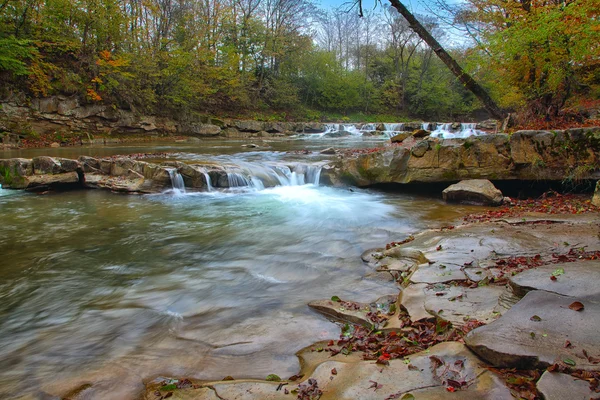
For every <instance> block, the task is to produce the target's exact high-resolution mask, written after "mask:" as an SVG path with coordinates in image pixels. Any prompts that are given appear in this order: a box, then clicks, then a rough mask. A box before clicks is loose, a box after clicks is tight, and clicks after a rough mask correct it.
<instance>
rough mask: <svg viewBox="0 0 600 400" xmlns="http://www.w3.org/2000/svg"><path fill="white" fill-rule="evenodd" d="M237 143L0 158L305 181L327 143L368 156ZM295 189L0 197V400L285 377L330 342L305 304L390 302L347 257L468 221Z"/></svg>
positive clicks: (310, 187)
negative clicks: (113, 159)
mask: <svg viewBox="0 0 600 400" xmlns="http://www.w3.org/2000/svg"><path fill="white" fill-rule="evenodd" d="M244 143H247V142H238V141H227V142H224V141H223V142H220V141H212V142H205V143H201V144H193V145H192V144H187V143H184V144H179V143H176V144H173V145H165V144H164V143H163V144H159V145H153V144H139V145H135V144H134V145H127V146H112V147H93V148H92V147H89V148H59V149H30V150H26V151H13V152H4V153H2V154H1V157H5V158H8V157H17V156H20V157H33V156H37V155H42V154H43V155H53V156H61V157H76V156H78V155H90V156H108V155H115V154H133V153H141V152H167V153H169V154H168V155H167V157H166V158H167V159H171V160H178V161H183V162H188V161H189V162H197V161H203V162H206V161H209V162H219V163H225V162H233V163H237V164H243V165H246V166H247V165H250V166H254V165H256V166H260V165H262V164H268V165H271V166H272V165H273V164H274V163H275V164H277V163H281V164H282V165H283V164H286V163H291V162H303V163H306V164H309V165H313V164H314V165H315V166H317V167H320V166H321V165H322V164H323V163H325V162H327V159H328V156H323V155H321V154H319V150H321V149H323V148H325V147H329V146H331V145H333V144H334V143H335V146H336V147H347V148H349V147H375V146H381V145H382V142H381V141H377V140H354V141H352V140H347V141H342V142H339V141H338V142H332V141H310V140H295V141H274V142H272V143H267V144H266V145H268V146H270V147H264V148H258V149H256V148H255V149H247V148H242V147H241V144H244ZM340 143H341V145H340ZM304 150H307V151H308V154H306V153H307V152H305V151H304ZM303 182H304V181H293V182H291V181H286V182H285V184H281V185H277V186H274V187H267V188H262V187H256V186H253V187H234V188H230V189H224V190H213V191H211V192H199V193H184V192H182V191H180V190H169V191H166V192H165V193H163V194H157V195H143V196H140V195H122V194H114V193H109V192H106V191H100V190H75V191H69V192H62V193H48V194H44V195H41V194H36V193H27V192H19V191H9V190H6V189H0V212H1V223H0V251H1V254H2V257H1V258H0V315H1V316H2V318H1V319H0V397H2V398H13V397H18V396H20V395H23V394H32V395H40V394H41V393H49V394H51V395H60V396H64V395H65V394H67V393H69V392H72V391H73V390H76V389H78V390H81V389H82V388H85V387H86V386H85V385H88V384H91V385H94V387H95V389H94V390H96V391H95V392H94V393H90V395H91V397H98V398H100V397H102V393H110V392H114V393H116V392H118V393H120V395H119V396H118V397H119V398H123V397H122V396H125V398H126V397H135V396H136V395H137V394H139V392H140V388H141V387H143V386H141V385H143V383H144V382H147V381H148V380H150V379H153V378H155V377H157V376H190V377H194V378H197V379H206V380H209V379H221V378H223V377H225V376H227V375H231V376H234V377H236V378H242V377H252V378H264V377H265V376H266V375H268V374H271V373H275V374H278V375H280V376H282V377H283V376H290V375H293V374H295V373H297V372H298V369H299V365H298V360H297V358H296V357H295V355H294V353H295V352H296V351H298V350H300V349H301V348H303V347H305V346H307V345H309V344H311V343H313V342H315V341H318V340H323V339H333V338H336V337H337V336H338V335H339V328H338V327H337V326H336V325H334V324H332V323H330V322H328V321H327V320H325V319H324V318H323V317H321V316H319V315H317V314H315V313H314V312H312V311H311V310H309V309H308V307H307V306H306V303H307V302H309V301H311V300H314V299H322V298H330V297H331V296H333V295H336V296H339V297H341V298H348V299H352V300H354V301H365V302H368V301H373V300H375V299H376V298H378V297H380V296H383V295H387V294H397V292H398V290H397V288H396V286H395V285H394V284H393V283H390V282H383V281H381V280H377V279H371V278H368V277H366V276H367V275H368V274H369V273H371V272H373V271H370V270H368V268H367V267H366V266H365V265H364V264H363V262H362V261H361V260H360V254H361V253H362V252H363V251H364V250H366V249H368V248H372V247H378V246H382V245H384V244H385V243H388V242H391V241H395V240H401V239H403V238H405V237H406V236H407V235H409V234H411V233H414V232H416V231H418V230H420V229H423V228H426V227H429V226H439V225H440V224H442V223H445V222H448V221H452V220H456V219H457V218H459V217H460V216H461V215H463V214H465V213H466V212H469V211H471V210H473V207H467V206H447V205H446V204H444V203H443V202H442V201H441V200H440V199H437V198H431V197H423V196H419V195H415V194H403V193H396V192H381V191H375V190H370V189H357V188H351V189H350V188H332V187H325V186H322V185H319V184H318V180H317V181H314V179H313V180H312V181H311V182H312V183H308V184H302V183H303ZM98 388H100V389H98ZM102 388H104V389H102ZM117 388H118V390H117ZM119 390H120V392H119Z"/></svg>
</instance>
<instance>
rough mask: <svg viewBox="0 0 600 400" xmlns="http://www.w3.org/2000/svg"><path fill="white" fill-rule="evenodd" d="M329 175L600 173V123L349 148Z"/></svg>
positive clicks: (352, 179)
mask: <svg viewBox="0 0 600 400" xmlns="http://www.w3.org/2000/svg"><path fill="white" fill-rule="evenodd" d="M332 166H333V168H331V169H329V170H328V171H327V172H326V174H324V175H326V176H327V177H328V179H329V180H330V181H331V182H332V183H334V184H351V185H356V186H370V185H376V184H386V183H398V184H406V183H415V182H425V183H431V182H452V181H459V180H461V179H489V180H516V179H519V180H534V181H535V180H555V181H563V180H569V179H570V180H573V181H578V180H585V179H593V180H597V179H598V178H600V127H592V128H576V129H567V130H564V131H519V132H516V133H514V134H512V135H506V134H493V135H484V136H476V137H470V138H466V139H444V140H440V139H437V138H431V137H426V138H418V137H415V136H409V137H408V138H406V139H403V141H402V142H401V143H400V144H399V145H392V146H390V147H385V148H382V149H378V150H376V151H373V150H368V151H363V152H360V151H358V152H347V153H346V154H344V155H342V156H340V157H339V158H338V160H337V161H336V162H335V163H334V164H332Z"/></svg>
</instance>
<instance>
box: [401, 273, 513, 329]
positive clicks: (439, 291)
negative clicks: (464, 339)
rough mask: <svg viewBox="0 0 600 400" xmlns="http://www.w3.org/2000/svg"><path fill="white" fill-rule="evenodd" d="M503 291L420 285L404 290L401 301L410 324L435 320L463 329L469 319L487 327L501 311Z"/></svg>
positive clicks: (498, 289)
mask: <svg viewBox="0 0 600 400" xmlns="http://www.w3.org/2000/svg"><path fill="white" fill-rule="evenodd" d="M503 291H504V288H503V287H500V286H492V285H488V286H481V287H476V288H467V287H462V286H454V285H448V284H435V285H428V284H424V283H421V284H416V285H409V286H408V287H407V288H406V289H404V291H403V292H402V293H401V299H400V302H401V304H402V306H404V307H405V308H406V310H407V311H408V313H409V315H410V319H411V320H412V321H413V322H415V321H419V320H422V319H427V318H434V317H438V318H441V319H443V320H445V321H448V322H451V323H452V324H453V325H455V326H462V325H464V324H465V323H466V322H467V321H469V320H472V319H474V320H477V321H481V322H484V323H486V324H487V323H490V322H492V321H494V320H495V319H496V318H497V317H498V316H499V315H500V314H499V313H501V312H502V311H504V309H503V308H499V307H498V298H499V297H500V295H501V294H502V292H503Z"/></svg>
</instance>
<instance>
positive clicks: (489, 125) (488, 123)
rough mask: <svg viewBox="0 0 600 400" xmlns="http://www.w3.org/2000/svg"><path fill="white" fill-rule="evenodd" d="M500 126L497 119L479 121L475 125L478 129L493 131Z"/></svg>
mask: <svg viewBox="0 0 600 400" xmlns="http://www.w3.org/2000/svg"><path fill="white" fill-rule="evenodd" d="M497 126H498V121H496V120H495V119H487V120H485V121H481V122H478V123H477V125H475V128H476V129H480V130H482V129H483V130H488V131H493V130H495V129H496V128H497Z"/></svg>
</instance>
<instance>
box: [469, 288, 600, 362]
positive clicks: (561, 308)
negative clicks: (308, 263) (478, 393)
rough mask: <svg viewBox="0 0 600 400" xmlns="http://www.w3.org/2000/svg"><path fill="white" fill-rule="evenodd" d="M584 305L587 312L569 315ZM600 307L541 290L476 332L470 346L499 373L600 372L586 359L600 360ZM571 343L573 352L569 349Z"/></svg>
mask: <svg viewBox="0 0 600 400" xmlns="http://www.w3.org/2000/svg"><path fill="white" fill-rule="evenodd" d="M574 301H581V302H582V303H583V304H584V306H585V308H584V309H583V310H582V311H574V310H571V309H569V305H570V304H572V303H573V302H574ZM598 321H600V304H599V303H597V302H593V301H591V300H589V299H579V298H576V297H566V296H561V295H557V294H554V293H549V292H546V291H542V290H536V291H532V292H529V293H527V295H525V297H524V298H523V299H522V300H521V301H519V302H518V303H517V304H516V305H514V306H513V307H512V308H511V309H510V310H508V311H507V312H506V313H505V314H504V315H503V316H502V317H501V318H499V319H497V320H496V321H494V322H492V323H491V324H489V325H486V326H482V327H479V328H477V329H474V330H472V331H471V332H469V334H468V335H467V336H466V338H465V343H466V344H467V346H469V348H471V350H473V351H474V352H475V353H477V354H478V355H479V356H480V357H481V358H483V359H484V360H486V361H487V362H489V363H490V364H492V365H494V366H496V367H507V368H512V367H516V368H522V369H534V368H535V369H542V368H546V367H548V366H550V365H552V364H554V363H555V362H557V361H563V362H564V361H565V360H568V361H572V362H575V363H576V367H575V368H577V369H585V370H600V364H593V363H592V362H590V361H589V360H588V359H586V358H585V357H584V356H583V350H585V351H586V352H587V354H588V355H590V356H592V357H599V356H600V336H599V335H598ZM567 341H569V342H570V346H566V345H567Z"/></svg>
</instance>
